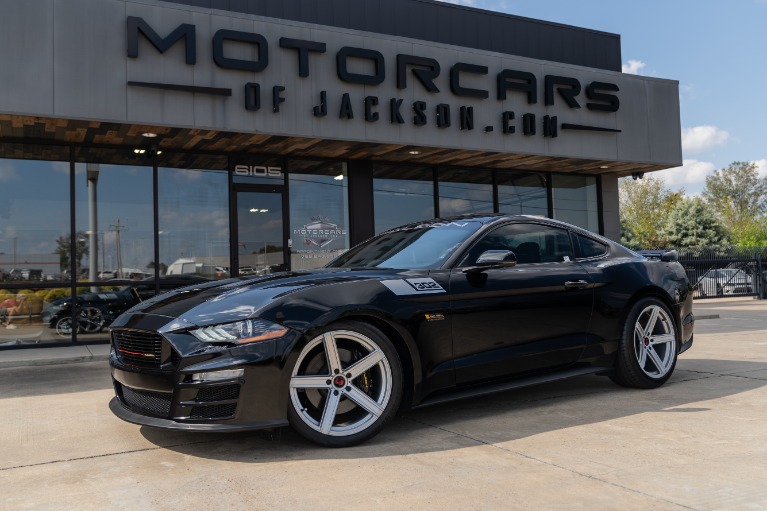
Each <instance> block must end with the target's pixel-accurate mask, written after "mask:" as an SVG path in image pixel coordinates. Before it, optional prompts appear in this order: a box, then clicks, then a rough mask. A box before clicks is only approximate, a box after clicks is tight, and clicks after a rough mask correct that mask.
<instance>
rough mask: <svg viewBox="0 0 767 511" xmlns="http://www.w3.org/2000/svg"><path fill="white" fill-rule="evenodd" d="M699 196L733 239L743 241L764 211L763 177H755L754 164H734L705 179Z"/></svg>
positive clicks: (765, 188) (766, 206) (766, 202)
mask: <svg viewBox="0 0 767 511" xmlns="http://www.w3.org/2000/svg"><path fill="white" fill-rule="evenodd" d="M703 197H704V198H705V199H706V201H708V203H709V204H711V206H713V208H714V209H715V210H716V211H717V212H718V213H719V215H720V216H721V219H722V223H723V224H724V227H725V229H727V231H728V232H729V233H730V236H731V237H732V238H733V239H735V240H738V239H740V238H747V237H748V235H747V234H746V233H747V232H750V231H753V229H754V227H755V224H758V222H756V219H757V218H758V217H759V216H761V215H763V214H764V213H765V212H766V211H767V177H759V172H758V169H757V167H756V164H754V163H747V162H742V161H735V162H732V163H730V165H729V166H728V167H727V168H724V169H719V170H717V171H716V172H715V173H714V174H712V175H710V176H708V177H707V178H706V188H705V189H704V190H703Z"/></svg>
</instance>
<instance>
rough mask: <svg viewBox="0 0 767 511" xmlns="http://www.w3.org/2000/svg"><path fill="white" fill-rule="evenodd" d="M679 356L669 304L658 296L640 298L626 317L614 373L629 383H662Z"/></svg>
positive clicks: (616, 378)
mask: <svg viewBox="0 0 767 511" xmlns="http://www.w3.org/2000/svg"><path fill="white" fill-rule="evenodd" d="M676 360H677V332H676V324H675V322H674V320H673V318H672V316H671V312H670V311H669V309H668V307H667V306H666V305H665V304H664V303H663V302H661V301H660V300H658V299H657V298H644V299H642V300H639V301H638V302H637V303H635V304H634V306H633V307H632V308H631V311H630V312H629V315H628V317H627V318H626V324H625V325H624V328H623V338H622V339H621V342H620V346H619V348H618V357H617V360H616V362H615V371H614V373H613V374H612V375H611V376H610V377H611V378H612V380H613V381H614V382H616V383H618V384H619V385H623V386H626V387H635V388H640V389H651V388H655V387H659V386H661V385H663V384H664V383H665V382H666V380H668V379H669V378H670V377H671V374H672V373H673V372H674V367H675V366H676Z"/></svg>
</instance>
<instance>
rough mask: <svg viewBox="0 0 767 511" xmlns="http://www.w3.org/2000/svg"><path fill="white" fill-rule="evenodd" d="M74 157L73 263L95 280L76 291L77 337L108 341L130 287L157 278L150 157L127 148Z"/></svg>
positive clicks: (83, 279) (83, 151)
mask: <svg viewBox="0 0 767 511" xmlns="http://www.w3.org/2000/svg"><path fill="white" fill-rule="evenodd" d="M75 159H76V163H75V236H76V237H77V247H78V249H77V261H76V265H75V266H76V268H77V272H78V273H77V280H78V281H81V282H91V284H89V285H81V286H78V289H77V295H78V300H79V301H78V305H79V306H80V307H81V313H80V314H78V316H77V319H78V321H77V326H78V328H79V330H78V340H81V341H84V340H107V339H108V338H109V335H108V330H107V328H106V327H108V326H109V324H110V323H111V321H112V320H114V319H115V318H116V316H117V315H119V314H120V313H121V312H123V311H124V310H127V308H128V306H129V303H131V301H132V295H131V291H130V288H129V286H128V285H129V284H130V283H131V282H136V281H140V280H142V279H145V278H149V279H153V278H154V269H153V268H154V234H153V233H154V207H153V200H152V193H151V190H152V189H153V185H152V159H151V157H150V156H146V153H144V154H136V153H134V152H133V151H132V150H129V149H79V150H78V151H77V152H76V154H75ZM95 283H100V285H96V284H95ZM63 326H64V327H65V326H66V325H65V323H64V324H63ZM58 330H59V333H61V331H62V330H65V328H63V327H62V328H58Z"/></svg>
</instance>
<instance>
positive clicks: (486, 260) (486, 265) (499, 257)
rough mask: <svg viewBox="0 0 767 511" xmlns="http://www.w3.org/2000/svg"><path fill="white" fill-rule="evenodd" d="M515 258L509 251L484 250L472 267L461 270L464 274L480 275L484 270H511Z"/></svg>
mask: <svg viewBox="0 0 767 511" xmlns="http://www.w3.org/2000/svg"><path fill="white" fill-rule="evenodd" d="M516 264H517V256H516V255H514V252H512V251H511V250H486V251H485V252H482V255H480V256H479V257H478V258H477V262H476V263H474V266H472V267H470V268H466V269H465V270H463V272H464V273H481V272H483V271H485V270H494V269H499V268H511V267H513V266H516Z"/></svg>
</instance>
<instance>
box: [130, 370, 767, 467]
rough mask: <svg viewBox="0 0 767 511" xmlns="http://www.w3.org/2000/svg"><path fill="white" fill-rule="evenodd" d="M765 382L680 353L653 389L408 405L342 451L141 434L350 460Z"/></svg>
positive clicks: (552, 427) (273, 458)
mask: <svg viewBox="0 0 767 511" xmlns="http://www.w3.org/2000/svg"><path fill="white" fill-rule="evenodd" d="M765 385H767V363H762V362H744V361H734V360H706V359H687V358H685V359H680V361H679V364H678V366H677V369H676V371H675V373H674V376H673V377H672V379H671V380H670V381H669V382H668V383H667V384H666V385H664V386H663V387H661V388H659V389H654V390H636V389H626V388H622V387H619V386H617V385H615V384H614V383H612V382H611V381H610V380H609V379H608V378H605V377H599V376H583V377H578V378H573V379H570V380H567V381H560V382H554V383H549V384H544V385H539V386H536V387H528V388H525V389H517V390H511V391H506V392H501V393H497V394H492V395H487V396H483V397H479V398H473V399H467V400H462V401H455V402H452V403H445V404H441V405H436V406H433V407H428V408H422V409H416V410H410V411H407V412H405V413H404V414H401V415H399V416H398V417H396V418H395V419H394V420H393V421H392V422H391V423H390V424H388V425H387V427H386V428H385V429H384V430H383V431H382V432H381V433H380V434H379V435H378V436H376V437H375V438H373V439H372V440H370V441H368V442H367V443H364V444H362V445H359V446H355V447H350V448H345V449H328V448H323V447H319V446H316V445H314V444H312V443H310V442H308V441H306V440H304V439H303V438H302V437H300V436H299V435H298V434H296V433H295V432H294V431H292V430H291V429H290V428H282V429H279V430H277V431H275V432H244V433H229V434H223V433H216V434H214V433H180V432H171V431H165V430H159V429H154V428H150V427H142V428H141V434H142V435H143V436H144V437H145V438H146V439H147V440H148V441H150V442H152V443H154V444H155V445H157V446H158V447H162V448H166V449H169V450H172V451H176V452H179V453H182V454H185V455H188V456H193V457H199V458H206V459H216V460H224V461H235V462H240V463H272V462H279V461H291V460H317V459H323V460H324V459H339V460H349V459H355V458H369V457H384V456H399V455H406V454H419V453H425V452H440V451H447V450H453V449H463V448H467V447H472V446H477V445H487V444H496V443H502V442H508V441H514V440H518V439H521V438H526V437H530V436H534V435H538V434H542V433H547V432H551V431H556V430H561V429H567V428H573V427H578V426H583V425H588V424H596V423H600V422H605V421H611V420H615V419H621V418H626V417H632V416H637V415H640V414H645V413H673V414H678V413H705V412H706V411H708V410H709V409H708V408H706V407H705V406H701V405H700V404H699V403H704V402H707V401H710V400H715V399H719V398H722V397H727V396H732V395H735V394H740V393H743V392H748V391H751V390H755V389H758V388H761V387H764V386H765Z"/></svg>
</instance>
